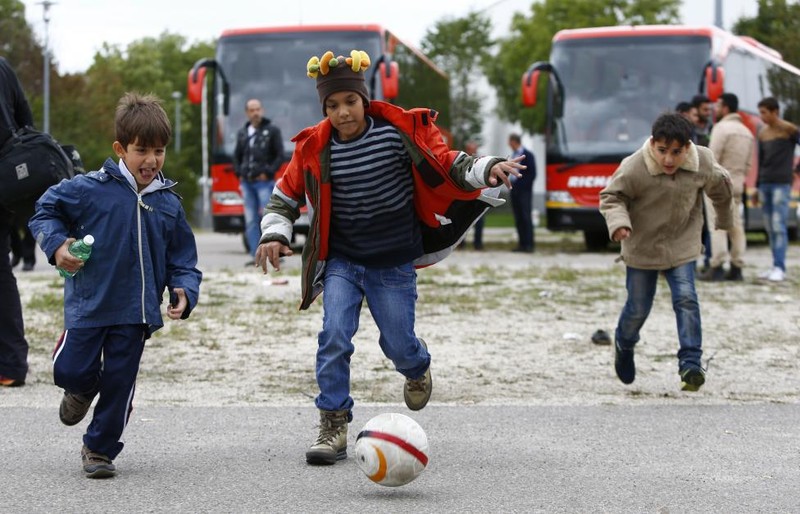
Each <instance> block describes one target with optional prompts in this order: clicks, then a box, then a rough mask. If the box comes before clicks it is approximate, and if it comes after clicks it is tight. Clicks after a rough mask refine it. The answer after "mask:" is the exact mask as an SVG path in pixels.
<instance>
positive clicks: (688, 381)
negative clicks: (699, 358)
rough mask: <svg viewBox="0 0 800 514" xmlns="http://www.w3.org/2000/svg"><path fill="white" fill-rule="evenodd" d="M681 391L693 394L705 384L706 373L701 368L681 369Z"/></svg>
mask: <svg viewBox="0 0 800 514" xmlns="http://www.w3.org/2000/svg"><path fill="white" fill-rule="evenodd" d="M680 374H681V391H691V392H695V391H697V390H698V389H700V386H702V385H703V384H705V383H706V372H705V371H703V368H699V367H690V368H685V369H682V370H681V372H680Z"/></svg>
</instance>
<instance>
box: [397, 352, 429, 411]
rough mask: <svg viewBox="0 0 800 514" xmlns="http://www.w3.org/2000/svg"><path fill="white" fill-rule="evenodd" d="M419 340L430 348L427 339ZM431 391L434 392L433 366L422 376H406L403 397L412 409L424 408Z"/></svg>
mask: <svg viewBox="0 0 800 514" xmlns="http://www.w3.org/2000/svg"><path fill="white" fill-rule="evenodd" d="M419 342H420V344H422V346H423V347H424V348H425V349H426V350H427V349H428V345H427V344H425V341H423V340H422V339H420V340H419ZM431 392H433V379H432V378H431V368H430V366H428V369H426V370H425V373H424V374H423V375H422V376H421V377H419V378H406V383H405V385H404V386H403V399H404V400H405V401H406V407H408V408H409V409H411V410H421V409H423V408H424V407H425V406H426V405H428V400H430V399H431Z"/></svg>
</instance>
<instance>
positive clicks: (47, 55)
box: [39, 0, 55, 133]
mask: <svg viewBox="0 0 800 514" xmlns="http://www.w3.org/2000/svg"><path fill="white" fill-rule="evenodd" d="M39 3H40V4H42V7H43V8H44V12H43V14H42V19H43V20H44V80H43V82H44V84H43V87H44V126H43V129H44V131H45V132H48V133H49V132H50V7H51V6H53V5H55V2H51V1H50V0H43V1H42V2H39Z"/></svg>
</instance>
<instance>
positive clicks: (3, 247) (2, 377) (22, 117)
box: [0, 57, 33, 387]
mask: <svg viewBox="0 0 800 514" xmlns="http://www.w3.org/2000/svg"><path fill="white" fill-rule="evenodd" d="M0 95H2V96H0V102H3V105H4V106H5V109H6V110H7V111H8V114H9V116H10V117H11V119H10V120H6V119H5V117H4V116H0V145H2V144H4V143H5V142H6V141H7V140H8V138H10V137H11V134H12V133H13V132H14V131H15V130H16V129H17V128H19V127H22V126H24V125H33V114H32V113H31V108H30V106H29V105H28V101H27V100H26V99H25V93H24V92H23V91H22V86H21V85H20V83H19V79H18V78H17V75H16V73H14V70H13V69H12V68H11V66H9V64H8V61H6V60H5V59H4V58H2V57H0ZM9 122H11V125H10V126H9ZM12 227H13V216H12V213H10V212H9V211H8V210H6V209H4V208H3V207H2V206H0V387H14V386H21V385H23V384H24V383H25V376H26V375H27V374H28V342H27V341H26V340H25V327H24V325H23V322H22V304H21V302H20V299H19V289H17V280H16V279H15V278H14V274H13V273H12V272H11V263H9V261H8V253H9V251H10V249H9V236H10V234H11V230H12Z"/></svg>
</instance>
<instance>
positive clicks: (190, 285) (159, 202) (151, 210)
mask: <svg viewBox="0 0 800 514" xmlns="http://www.w3.org/2000/svg"><path fill="white" fill-rule="evenodd" d="M159 179H160V180H161V181H163V187H161V188H160V189H158V190H156V191H153V192H151V193H148V194H145V195H144V196H141V197H140V195H139V194H138V193H137V192H136V191H135V190H134V188H133V187H132V186H131V185H130V183H129V182H128V181H127V179H126V178H125V177H124V176H123V175H122V172H121V171H120V170H119V168H118V167H117V165H116V163H114V161H112V160H111V159H108V160H106V162H105V163H104V164H103V168H102V169H100V170H99V171H92V172H90V173H87V174H86V175H77V176H76V177H75V178H73V179H71V180H62V181H61V182H60V183H59V184H56V185H54V186H52V187H50V189H48V190H47V191H46V192H45V193H44V194H43V195H42V197H41V198H39V200H38V201H37V202H36V213H35V214H34V215H33V217H31V219H30V221H29V223H28V225H29V227H30V229H31V232H32V233H33V235H34V237H35V238H36V241H37V242H38V243H39V247H40V248H41V249H42V251H44V253H45V255H47V258H48V260H49V262H50V263H51V264H55V252H56V250H57V249H58V248H59V247H60V246H61V245H62V244H64V241H65V240H66V239H67V238H68V237H74V238H76V239H80V238H82V237H84V236H85V235H87V234H91V235H93V236H94V238H95V242H94V245H93V247H92V255H91V257H90V258H89V260H87V261H86V264H85V265H84V267H83V268H82V269H81V271H80V272H78V273H77V274H76V275H75V276H74V277H72V278H68V279H66V280H65V283H64V326H65V328H67V329H70V328H90V327H105V326H111V325H126V324H146V325H148V331H149V333H152V332H154V331H155V330H157V329H159V328H160V327H162V326H163V325H164V322H163V320H162V319H161V303H162V301H163V295H164V289H165V288H169V290H170V291H172V289H173V288H176V287H180V288H183V289H184V291H185V292H186V297H187V300H188V302H189V306H188V307H187V309H186V311H184V313H183V318H186V317H188V316H189V312H190V311H191V310H192V309H193V308H194V306H195V305H197V298H198V295H199V294H200V280H201V279H202V274H201V273H200V271H199V270H198V269H197V268H196V266H197V246H196V244H195V240H194V234H193V233H192V230H191V227H189V224H188V222H187V221H186V215H185V213H184V211H183V207H182V206H181V202H180V197H179V196H178V195H177V193H175V192H174V191H172V189H171V188H172V186H173V185H174V182H172V181H170V180H165V179H164V178H163V175H161V174H160V173H159V176H158V177H157V178H156V180H159Z"/></svg>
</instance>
